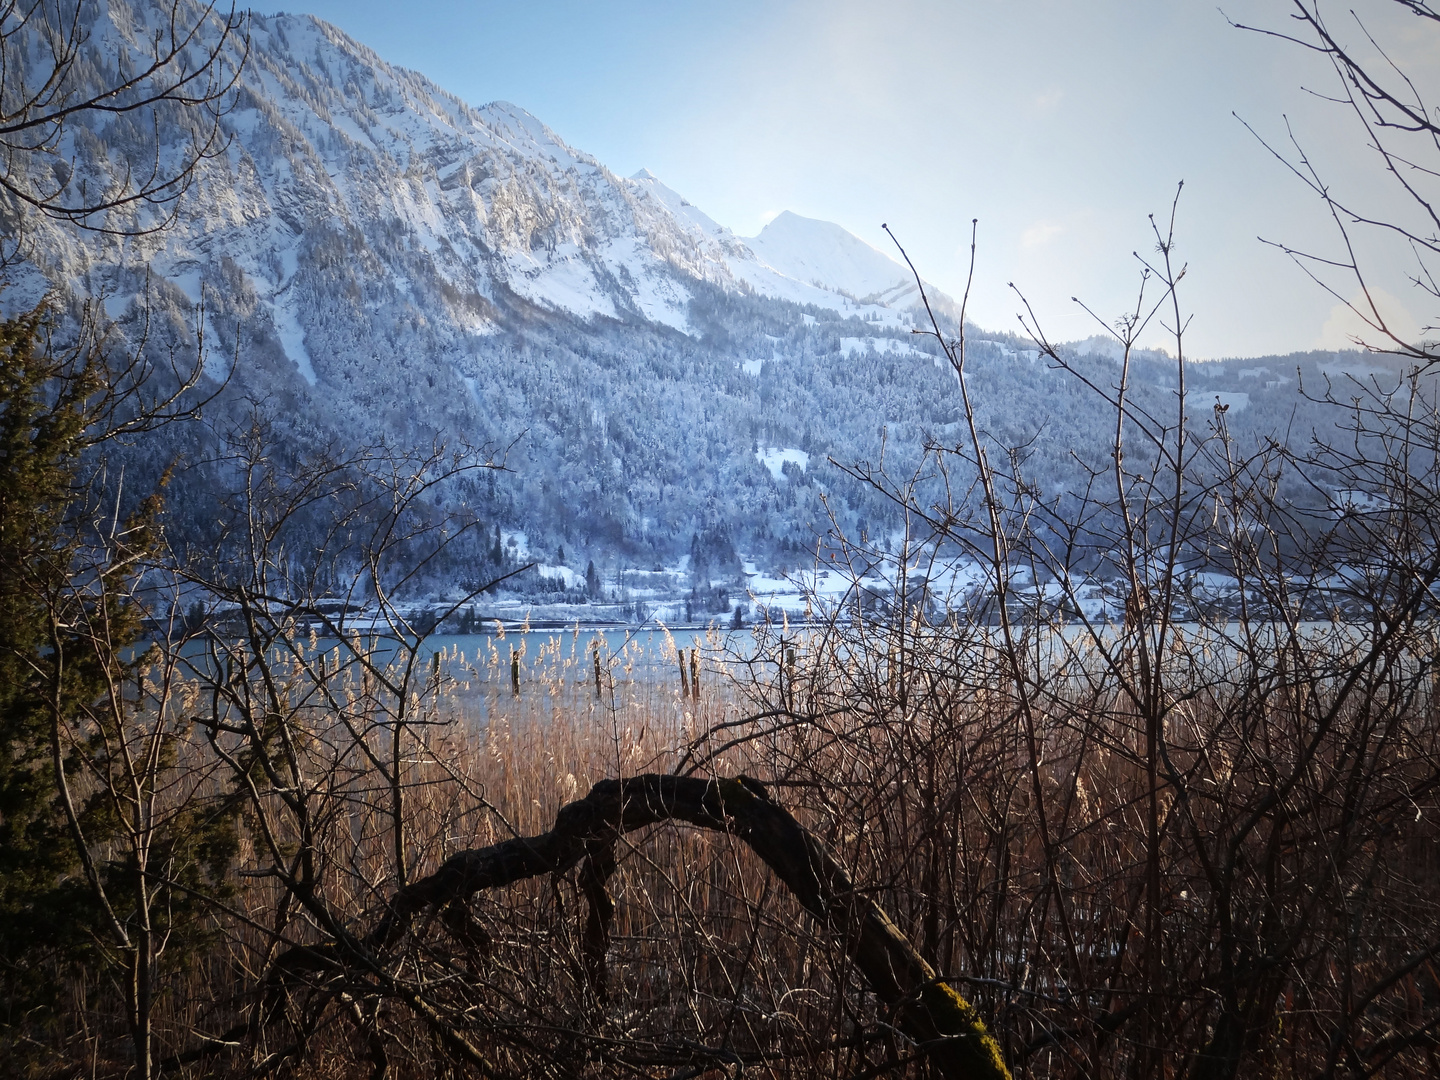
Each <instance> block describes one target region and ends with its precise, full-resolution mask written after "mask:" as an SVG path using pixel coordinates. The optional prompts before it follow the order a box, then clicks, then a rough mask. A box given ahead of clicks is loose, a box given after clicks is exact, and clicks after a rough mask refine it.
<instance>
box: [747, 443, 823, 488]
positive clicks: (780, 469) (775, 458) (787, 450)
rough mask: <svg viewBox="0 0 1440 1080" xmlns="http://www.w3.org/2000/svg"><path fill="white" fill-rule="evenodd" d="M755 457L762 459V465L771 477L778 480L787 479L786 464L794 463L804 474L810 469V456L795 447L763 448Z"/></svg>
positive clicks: (757, 451) (756, 452)
mask: <svg viewBox="0 0 1440 1080" xmlns="http://www.w3.org/2000/svg"><path fill="white" fill-rule="evenodd" d="M755 456H756V457H757V458H759V459H760V464H762V465H764V466H765V468H767V469H769V470H770V475H771V476H773V477H774V478H775V479H776V480H784V479H785V472H784V469H785V463H786V462H787V461H793V462H794V463H795V464H796V465H799V466H800V471H801V472H804V471H805V470H806V469H808V468H809V467H810V455H809V454H807V453H806V452H805V451H804V450H796V449H794V448H793V447H788V446H786V447H779V446H762V447H761V448H760V449H759V450H756V451H755Z"/></svg>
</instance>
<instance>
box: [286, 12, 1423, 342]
mask: <svg viewBox="0 0 1440 1080" xmlns="http://www.w3.org/2000/svg"><path fill="white" fill-rule="evenodd" d="M301 2H306V0H301ZM1394 6H1395V5H1393V4H1390V3H1386V2H1383V0H1361V2H1360V3H1359V4H1358V5H1357V9H1358V10H1359V11H1360V13H1361V14H1362V15H1363V16H1364V17H1365V18H1366V19H1367V20H1368V21H1369V23H1370V25H1372V26H1373V27H1374V28H1376V30H1377V31H1378V32H1379V33H1380V34H1381V35H1383V38H1384V40H1385V41H1387V42H1390V43H1393V44H1394V47H1395V51H1394V54H1393V55H1395V56H1396V57H1397V58H1398V59H1399V60H1400V62H1401V63H1402V64H1403V65H1404V66H1405V67H1406V70H1407V71H1408V72H1410V73H1413V74H1416V75H1417V77H1419V78H1421V79H1422V80H1423V79H1429V78H1432V77H1433V76H1434V75H1435V74H1436V72H1437V71H1440V38H1437V36H1436V35H1435V34H1434V33H1431V32H1428V31H1427V30H1425V28H1424V27H1422V26H1421V25H1420V24H1419V23H1418V21H1417V20H1415V19H1414V18H1413V17H1407V18H1400V17H1397V15H1396V14H1395V13H1392V12H1390V11H1389V10H1388V9H1389V8H1391V7H1394ZM1288 8H1289V4H1288V2H1287V0H1234V2H1233V3H1227V4H1226V5H1225V10H1226V13H1227V14H1228V15H1229V16H1230V17H1231V18H1233V19H1236V20H1237V21H1244V22H1258V23H1263V24H1265V25H1268V26H1274V27H1283V26H1284V25H1285V21H1286V15H1287V10H1288ZM305 10H308V11H309V12H311V13H313V14H315V15H318V16H319V17H321V18H323V19H326V20H328V21H330V22H333V23H335V24H336V25H337V26H339V27H340V28H341V29H343V30H345V31H346V32H347V33H349V34H351V35H352V36H354V37H355V38H357V39H359V40H360V41H362V42H364V43H365V44H367V45H369V46H371V47H372V48H374V49H375V50H376V51H377V52H378V53H379V54H380V55H381V56H382V57H384V58H385V59H387V60H389V61H391V62H393V63H398V64H401V65H404V66H406V67H411V68H414V69H416V70H418V71H421V72H423V73H424V74H426V75H428V76H429V77H431V78H432V79H434V80H435V81H436V82H437V83H439V84H440V85H441V86H444V87H445V88H446V89H448V90H451V91H453V92H454V93H456V94H458V95H459V96H460V97H461V98H464V99H465V100H467V101H470V102H471V103H473V104H476V105H480V104H484V103H486V102H488V101H493V100H496V99H503V100H507V101H511V102H514V103H515V104H517V105H520V106H522V107H523V108H525V109H528V110H529V111H530V112H532V113H534V114H535V115H536V116H537V117H539V118H540V119H541V120H542V121H544V122H545V123H547V124H548V125H550V127H552V128H553V129H554V130H555V131H556V132H557V133H558V134H559V135H560V136H561V137H562V138H564V139H565V140H566V141H567V142H569V143H571V144H572V145H574V146H576V147H577V148H579V149H581V150H585V151H588V152H589V153H592V154H594V155H595V156H596V157H598V158H599V159H600V160H601V161H602V162H604V163H605V164H606V165H607V166H609V167H610V168H611V169H612V170H614V171H616V172H618V173H620V174H622V175H629V174H631V173H633V172H635V171H636V170H638V169H640V168H642V167H645V168H649V169H650V170H651V171H652V172H653V173H655V174H656V175H657V176H658V177H659V178H660V179H661V180H662V181H663V182H664V183H666V184H667V185H669V186H670V187H672V188H674V189H675V190H676V191H679V192H680V193H681V194H683V195H684V196H685V197H686V198H688V199H690V201H691V202H693V203H695V205H697V206H699V207H700V208H701V209H703V210H704V211H705V212H706V213H708V214H709V215H710V216H711V217H713V218H715V219H716V220H717V221H719V222H721V223H722V224H725V225H729V226H730V227H731V228H733V229H734V230H735V231H736V232H737V233H739V234H741V235H753V234H754V233H755V232H757V231H758V230H759V229H760V228H761V227H762V226H763V225H764V223H765V222H766V221H768V220H769V218H770V217H772V216H773V215H774V214H775V213H778V212H779V211H781V210H793V211H795V212H796V213H799V214H803V215H806V216H809V217H818V218H823V219H826V220H830V221H836V222H839V223H840V224H841V225H843V226H845V227H846V228H847V229H849V230H851V231H852V232H854V233H855V234H856V235H858V236H861V237H863V238H864V239H866V240H867V241H869V242H870V243H872V244H875V245H876V246H877V247H881V248H885V249H887V250H888V249H889V245H890V242H889V240H888V239H887V238H886V237H885V235H884V233H883V232H882V231H881V229H880V224H881V222H888V223H889V224H890V226H891V228H892V229H893V230H894V231H895V233H896V235H897V236H899V237H900V239H901V240H902V241H903V242H904V243H905V244H906V247H907V249H908V250H909V252H910V254H911V256H912V257H913V258H914V260H915V262H916V264H917V265H918V266H919V267H920V269H921V272H922V273H923V274H924V275H925V276H926V278H927V279H928V280H931V281H933V282H935V283H936V284H938V285H939V286H940V287H941V288H944V289H945V290H946V291H948V292H950V293H951V294H952V295H955V296H957V297H958V295H959V294H960V292H961V290H962V289H963V287H964V280H965V271H966V265H967V259H968V251H969V236H970V220H971V218H978V219H979V254H978V260H977V266H976V274H975V287H974V289H973V292H972V301H971V311H972V315H973V318H974V320H975V321H976V322H977V323H979V324H980V325H981V326H984V327H986V328H988V329H1016V328H1018V324H1017V323H1016V320H1015V315H1016V312H1017V311H1018V308H1019V304H1018V301H1017V298H1016V296H1015V294H1014V293H1013V292H1012V291H1011V290H1010V289H1009V288H1008V287H1007V284H1008V283H1009V282H1012V281H1013V282H1014V283H1015V284H1016V285H1017V286H1018V287H1019V288H1020V289H1022V290H1023V291H1024V293H1025V295H1026V297H1027V298H1028V299H1029V300H1030V301H1031V303H1032V305H1033V306H1034V308H1035V310H1036V311H1037V313H1038V314H1039V315H1040V317H1041V320H1042V323H1043V324H1044V326H1045V328H1046V330H1047V332H1048V333H1049V334H1050V335H1051V336H1053V337H1056V338H1058V339H1061V340H1064V339H1070V338H1076V337H1083V336H1086V335H1088V334H1089V333H1091V332H1093V330H1095V329H1098V328H1097V327H1096V326H1095V324H1094V322H1093V321H1091V320H1090V319H1089V317H1088V316H1085V315H1083V314H1082V313H1079V312H1078V311H1077V310H1076V306H1075V305H1074V304H1073V303H1072V302H1071V300H1070V297H1071V296H1072V295H1076V296H1079V297H1080V298H1081V299H1082V300H1085V301H1086V302H1087V304H1088V305H1089V306H1090V307H1091V308H1093V309H1094V310H1095V311H1096V312H1097V313H1099V314H1100V315H1102V316H1103V317H1104V318H1105V319H1106V320H1107V321H1108V320H1113V319H1114V318H1116V317H1118V316H1120V315H1121V314H1122V313H1123V312H1124V311H1125V310H1126V309H1127V308H1130V307H1133V305H1134V294H1135V288H1136V285H1137V283H1138V266H1137V263H1136V260H1135V258H1134V257H1133V255H1132V254H1131V253H1132V252H1133V251H1136V250H1138V251H1140V252H1141V253H1142V254H1149V253H1151V252H1152V251H1153V248H1154V238H1153V236H1152V235H1151V234H1150V232H1149V223H1148V221H1147V219H1146V215H1147V214H1149V213H1155V214H1156V216H1157V217H1164V216H1167V215H1168V213H1169V207H1170V204H1171V201H1172V199H1173V197H1174V193H1175V187H1176V184H1177V183H1178V182H1179V181H1180V180H1182V179H1183V180H1184V181H1185V191H1184V195H1183V197H1182V199H1181V203H1180V214H1179V228H1178V239H1179V247H1178V257H1179V258H1181V259H1183V260H1184V261H1185V262H1186V263H1187V264H1188V266H1189V272H1188V274H1187V277H1186V291H1185V293H1184V300H1185V304H1186V307H1188V309H1189V310H1190V311H1191V312H1192V313H1193V316H1194V318H1193V322H1192V323H1191V330H1190V337H1189V340H1188V348H1189V349H1191V350H1193V351H1194V352H1195V353H1196V354H1197V355H1201V356H1223V355H1243V354H1249V355H1254V354H1258V353H1263V352H1283V351H1290V350H1293V349H1301V348H1310V347H1316V346H1321V345H1323V346H1326V347H1340V346H1343V345H1344V344H1345V341H1346V331H1347V326H1346V324H1345V320H1343V319H1342V318H1340V317H1339V316H1337V314H1336V312H1335V310H1334V309H1335V307H1336V301H1335V299H1334V298H1333V297H1330V296H1327V295H1326V294H1325V293H1324V292H1323V291H1322V290H1321V289H1319V288H1318V287H1317V286H1316V285H1315V284H1313V283H1312V282H1310V281H1309V280H1307V279H1306V278H1305V276H1304V275H1303V274H1302V273H1301V272H1300V271H1299V270H1298V269H1297V268H1295V267H1294V266H1293V265H1292V264H1291V263H1290V262H1289V260H1288V259H1287V258H1286V257H1285V256H1284V255H1283V254H1281V253H1280V252H1278V251H1276V250H1274V249H1273V248H1267V247H1265V246H1264V245H1262V244H1261V243H1260V242H1259V241H1258V240H1257V236H1265V237H1266V238H1268V239H1273V240H1279V241H1283V242H1286V243H1290V244H1292V245H1294V246H1306V245H1307V244H1308V245H1310V246H1313V247H1318V248H1321V249H1332V248H1333V239H1332V235H1331V233H1330V232H1329V231H1327V229H1326V224H1325V217H1324V215H1323V210H1322V207H1321V205H1320V203H1319V200H1318V199H1317V198H1315V197H1314V196H1313V195H1311V194H1309V193H1308V192H1307V191H1305V190H1304V189H1303V188H1302V187H1301V186H1300V184H1299V183H1298V181H1296V180H1295V179H1294V178H1293V177H1291V176H1290V175H1289V174H1288V173H1287V172H1286V171H1285V169H1284V167H1283V166H1281V165H1280V164H1279V163H1278V162H1276V161H1275V160H1274V158H1273V157H1271V155H1270V154H1269V153H1268V152H1267V151H1266V150H1265V149H1264V148H1263V147H1262V146H1261V145H1260V144H1259V143H1258V142H1257V141H1256V139H1255V137H1254V136H1252V135H1251V134H1250V133H1249V132H1247V131H1246V129H1245V128H1244V127H1243V126H1242V125H1241V123H1240V122H1239V121H1238V120H1236V119H1235V118H1234V116H1232V112H1235V113H1239V114H1240V115H1241V116H1243V117H1244V118H1245V119H1246V120H1248V121H1250V123H1251V124H1252V125H1254V126H1255V127H1256V128H1257V129H1258V130H1259V131H1261V132H1262V133H1263V134H1264V135H1265V136H1266V137H1267V138H1270V139H1274V140H1281V141H1283V140H1284V138H1285V119H1284V117H1286V116H1288V117H1289V119H1290V122H1291V123H1292V124H1293V125H1294V127H1295V130H1296V132H1297V134H1298V135H1299V136H1300V138H1301V140H1302V143H1303V145H1304V146H1305V147H1306V149H1307V151H1308V152H1311V153H1312V154H1314V155H1315V156H1316V157H1317V158H1318V159H1319V160H1320V161H1321V162H1322V163H1323V164H1324V166H1325V168H1326V169H1327V176H1328V177H1332V178H1334V179H1335V180H1337V181H1340V182H1341V183H1343V184H1348V185H1352V189H1353V190H1356V191H1361V192H1365V193H1368V197H1369V198H1371V199H1372V200H1378V202H1377V203H1376V205H1378V206H1379V207H1380V208H1382V209H1383V208H1385V206H1386V202H1385V200H1387V199H1390V198H1392V197H1393V196H1392V195H1391V194H1390V193H1389V191H1388V189H1386V188H1384V187H1383V186H1382V185H1380V184H1379V183H1378V182H1377V179H1376V177H1375V174H1374V169H1373V168H1372V167H1371V165H1370V163H1369V161H1368V160H1367V159H1366V157H1365V155H1364V153H1363V151H1362V141H1361V134H1360V133H1359V131H1358V129H1357V127H1356V125H1355V122H1354V120H1353V119H1351V118H1350V117H1347V116H1346V115H1344V114H1343V113H1342V112H1340V111H1339V110H1338V109H1336V108H1335V107H1333V106H1329V105H1326V104H1324V103H1322V102H1319V101H1317V100H1316V99H1315V98H1314V97H1313V96H1310V95H1307V94H1306V93H1305V92H1304V90H1303V89H1302V87H1305V86H1310V87H1314V88H1317V89H1328V88H1329V87H1330V86H1331V85H1332V82H1333V78H1334V76H1333V73H1331V72H1330V71H1329V69H1328V68H1327V67H1325V66H1323V64H1319V63H1317V61H1316V58H1315V57H1314V56H1313V55H1307V54H1306V53H1305V52H1304V51H1303V50H1301V49H1299V48H1296V47H1294V46H1288V45H1286V44H1284V43H1282V42H1278V41H1275V40H1273V39H1267V38H1264V37H1261V36H1259V35H1256V34H1252V33H1245V32H1242V31H1239V30H1235V29H1233V28H1231V27H1230V26H1229V25H1228V23H1227V22H1226V19H1225V17H1224V15H1222V14H1221V12H1220V11H1219V10H1218V9H1217V8H1216V7H1215V6H1214V4H1213V3H1210V2H1206V0H1086V2H1084V3H1078V2H1076V0H1015V2H1010V3H1003V4H1000V3H994V2H991V0H951V2H938V0H890V2H886V3H883V4H881V3H873V2H870V3H862V2H859V0H765V2H760V0H728V2H725V3H683V2H676V0H669V2H654V0H636V2H615V3H600V2H595V0H590V2H584V0H568V2H562V0H550V2H546V0H535V2H530V3H524V4H517V3H510V2H506V3H498V2H490V0H485V2H468V3H465V2H459V0H412V2H410V3H407V4H395V3H394V2H393V0H386V2H384V3H381V2H378V0H376V2H372V0H343V2H342V0H310V2H308V6H307V7H306V9H305ZM1346 10H1347V8H1346V7H1345V6H1342V5H1341V4H1335V5H1334V6H1333V10H1331V11H1330V12H1329V14H1330V17H1331V20H1332V23H1333V24H1335V25H1337V26H1338V25H1340V24H1341V22H1342V20H1345V19H1348V16H1347V15H1346V14H1345V12H1346ZM1377 283H1378V284H1379V285H1380V286H1381V287H1382V288H1383V289H1384V290H1385V291H1386V292H1387V294H1388V295H1389V296H1391V297H1392V298H1393V303H1394V304H1395V305H1396V306H1397V308H1399V309H1402V311H1401V313H1400V318H1401V319H1402V321H1403V320H1406V319H1408V320H1409V321H1410V323H1411V324H1414V325H1416V326H1418V325H1420V324H1423V323H1425V322H1427V321H1429V317H1430V316H1431V315H1432V314H1433V313H1432V312H1430V311H1429V310H1428V309H1427V308H1426V306H1425V305H1424V304H1423V302H1421V298H1420V297H1419V296H1418V295H1417V291H1416V290H1415V289H1414V288H1413V287H1411V286H1409V285H1408V284H1407V282H1406V280H1405V277H1404V274H1403V272H1401V267H1400V266H1399V265H1398V263H1397V262H1396V261H1395V260H1393V259H1391V260H1390V262H1388V263H1386V264H1385V268H1384V272H1382V275H1381V278H1380V280H1379V281H1378V282H1377ZM1152 340H1154V341H1159V339H1158V338H1152Z"/></svg>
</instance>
